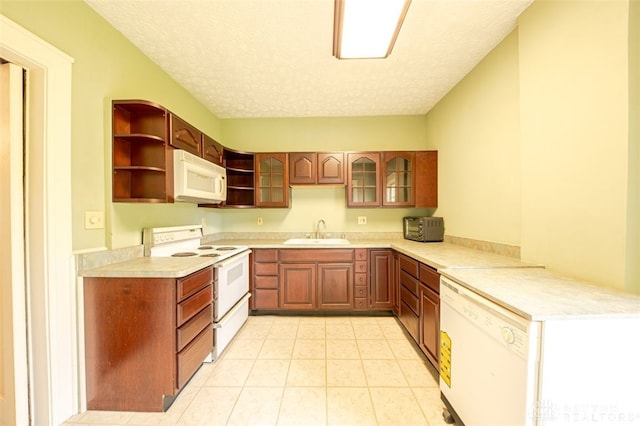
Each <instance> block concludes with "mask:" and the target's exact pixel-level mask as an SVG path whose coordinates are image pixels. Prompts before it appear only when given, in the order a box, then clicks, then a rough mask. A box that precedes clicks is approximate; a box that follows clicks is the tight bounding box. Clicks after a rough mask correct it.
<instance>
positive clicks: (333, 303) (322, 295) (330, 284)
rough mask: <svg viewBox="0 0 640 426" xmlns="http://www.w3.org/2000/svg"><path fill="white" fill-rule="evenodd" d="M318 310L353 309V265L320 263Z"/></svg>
mask: <svg viewBox="0 0 640 426" xmlns="http://www.w3.org/2000/svg"><path fill="white" fill-rule="evenodd" d="M317 283H318V297H317V299H316V300H317V306H318V309H323V310H324V309H344V310H349V309H351V308H352V307H353V263H318V276H317Z"/></svg>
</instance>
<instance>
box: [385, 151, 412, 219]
mask: <svg viewBox="0 0 640 426" xmlns="http://www.w3.org/2000/svg"><path fill="white" fill-rule="evenodd" d="M414 164H415V153H414V152H412V151H406V152H384V153H383V161H382V188H383V194H382V205H383V206H414V205H415V181H416V180H415V176H416V175H415V170H414V167H415V166H414Z"/></svg>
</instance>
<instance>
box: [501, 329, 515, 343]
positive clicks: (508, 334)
mask: <svg viewBox="0 0 640 426" xmlns="http://www.w3.org/2000/svg"><path fill="white" fill-rule="evenodd" d="M502 340H504V341H505V342H506V343H508V344H510V345H511V344H513V342H515V341H516V337H515V335H514V334H513V330H511V329H510V328H509V327H502Z"/></svg>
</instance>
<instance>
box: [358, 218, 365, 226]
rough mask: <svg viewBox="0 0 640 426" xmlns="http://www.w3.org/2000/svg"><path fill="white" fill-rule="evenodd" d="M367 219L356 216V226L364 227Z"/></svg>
mask: <svg viewBox="0 0 640 426" xmlns="http://www.w3.org/2000/svg"><path fill="white" fill-rule="evenodd" d="M366 224H367V217H366V216H358V225H366Z"/></svg>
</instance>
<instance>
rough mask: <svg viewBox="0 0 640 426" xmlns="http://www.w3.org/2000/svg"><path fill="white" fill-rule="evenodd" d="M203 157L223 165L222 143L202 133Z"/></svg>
mask: <svg viewBox="0 0 640 426" xmlns="http://www.w3.org/2000/svg"><path fill="white" fill-rule="evenodd" d="M202 158H204V159H205V160H208V161H211V162H212V163H215V164H218V165H220V166H221V165H222V145H221V144H220V143H219V142H217V141H216V140H214V139H211V138H210V137H209V136H207V135H202Z"/></svg>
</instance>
